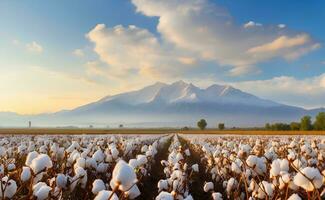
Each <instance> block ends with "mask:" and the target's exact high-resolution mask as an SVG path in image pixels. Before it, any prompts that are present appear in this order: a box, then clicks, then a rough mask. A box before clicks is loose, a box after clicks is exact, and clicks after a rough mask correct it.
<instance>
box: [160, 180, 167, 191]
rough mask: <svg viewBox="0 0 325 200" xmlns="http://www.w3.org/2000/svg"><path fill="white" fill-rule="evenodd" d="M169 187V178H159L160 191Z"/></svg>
mask: <svg viewBox="0 0 325 200" xmlns="http://www.w3.org/2000/svg"><path fill="white" fill-rule="evenodd" d="M167 189H168V181H167V180H159V182H158V190H159V192H160V191H162V190H167Z"/></svg>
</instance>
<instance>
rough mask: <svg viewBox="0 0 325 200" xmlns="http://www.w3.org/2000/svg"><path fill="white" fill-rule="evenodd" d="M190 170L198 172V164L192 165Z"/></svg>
mask: <svg viewBox="0 0 325 200" xmlns="http://www.w3.org/2000/svg"><path fill="white" fill-rule="evenodd" d="M192 170H193V171H194V172H199V165H198V164H194V165H192Z"/></svg>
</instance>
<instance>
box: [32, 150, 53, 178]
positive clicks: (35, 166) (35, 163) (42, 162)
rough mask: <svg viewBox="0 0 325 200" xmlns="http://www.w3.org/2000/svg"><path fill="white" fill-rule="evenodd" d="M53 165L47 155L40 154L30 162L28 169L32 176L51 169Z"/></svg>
mask: <svg viewBox="0 0 325 200" xmlns="http://www.w3.org/2000/svg"><path fill="white" fill-rule="evenodd" d="M52 166H53V164H52V161H51V158H50V157H49V156H48V155H47V154H40V155H38V156H37V157H36V158H35V159H33V160H32V163H31V165H30V168H31V169H32V170H33V172H34V174H37V173H39V172H41V171H43V170H45V169H49V168H52Z"/></svg>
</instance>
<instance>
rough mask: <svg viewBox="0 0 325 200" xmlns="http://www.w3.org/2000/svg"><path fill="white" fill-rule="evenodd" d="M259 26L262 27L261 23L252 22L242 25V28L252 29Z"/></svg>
mask: <svg viewBox="0 0 325 200" xmlns="http://www.w3.org/2000/svg"><path fill="white" fill-rule="evenodd" d="M259 26H262V24H261V23H256V22H253V21H249V22H247V23H246V24H244V28H253V27H259Z"/></svg>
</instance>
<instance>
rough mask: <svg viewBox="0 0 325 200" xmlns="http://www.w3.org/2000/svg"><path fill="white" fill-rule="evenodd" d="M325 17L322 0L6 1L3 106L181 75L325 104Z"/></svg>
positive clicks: (0, 60) (52, 102) (39, 106)
mask: <svg viewBox="0 0 325 200" xmlns="http://www.w3.org/2000/svg"><path fill="white" fill-rule="evenodd" d="M324 19H325V2H324V1H321V0H318V1H294V0H287V1H280V0H274V1H267V2H266V1H259V0H250V1H235V0H219V1H212V0H210V1H209V0H199V1H194V0H187V1H185V0H183V1H182V0H181V1H176V0H175V1H173V0H166V1H163V0H156V1H153V0H133V1H128V0H122V1H118V0H96V1H77V0H71V1H63V0H58V1H47V0H46V1H44V0H34V1H18V0H3V1H0V26H1V27H2V28H1V31H0V46H1V48H0V89H1V91H2V93H3V96H4V97H3V98H1V99H0V111H13V112H19V113H41V112H53V111H57V110H61V109H69V108H73V107H76V106H78V105H81V104H85V103H88V102H91V101H94V100H97V99H99V98H101V97H103V96H105V95H109V94H116V93H120V92H125V91H129V90H133V89H138V88H141V87H143V86H145V85H148V84H151V83H154V82H156V81H163V82H173V81H176V80H179V79H183V80H185V81H188V82H193V83H194V84H197V85H199V86H202V87H205V86H208V85H209V84H212V83H220V84H230V85H233V86H235V87H238V88H240V89H242V90H244V91H247V92H250V93H253V94H255V95H258V96H261V97H263V98H268V99H272V100H275V101H279V102H282V103H287V104H291V105H297V106H303V107H306V108H313V107H319V106H325V103H324V102H325V101H324V100H325V56H324V55H325V50H324V47H323V46H324V41H325V28H323V27H325V20H324ZM130 25H132V26H130ZM26 105H28V106H26Z"/></svg>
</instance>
